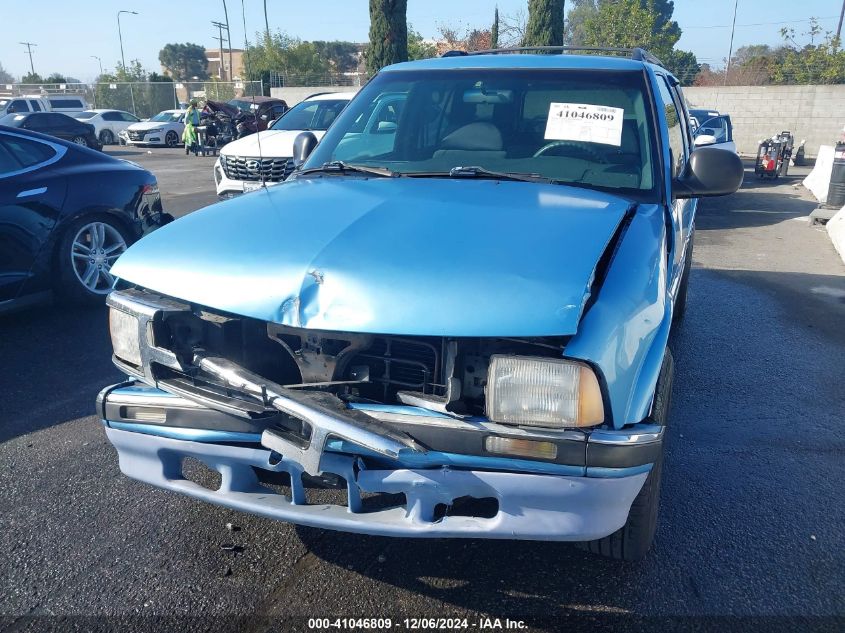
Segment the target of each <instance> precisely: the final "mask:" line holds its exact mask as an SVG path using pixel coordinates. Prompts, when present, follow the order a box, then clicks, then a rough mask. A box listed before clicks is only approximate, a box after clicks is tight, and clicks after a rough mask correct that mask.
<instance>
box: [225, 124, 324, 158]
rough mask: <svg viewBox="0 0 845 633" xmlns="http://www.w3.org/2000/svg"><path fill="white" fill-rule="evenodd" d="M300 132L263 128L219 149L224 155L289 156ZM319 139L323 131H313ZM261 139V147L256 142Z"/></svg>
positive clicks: (291, 154)
mask: <svg viewBox="0 0 845 633" xmlns="http://www.w3.org/2000/svg"><path fill="white" fill-rule="evenodd" d="M301 133H302V131H301V130H265V131H264V132H257V133H256V134H250V135H249V136H245V137H243V138H241V139H238V140H237V141H232V142H231V143H227V144H226V145H224V146H223V148H222V149H221V150H220V153H221V154H223V155H224V156H265V157H271V158H289V157H291V156H293V141H294V139H295V138H296V137H297V136H299V135H300V134H301ZM312 134H314V136H316V137H317V140H318V141H319V140H320V139H321V138H323V135H324V134H325V132H322V131H320V130H317V131H313V132H312ZM259 140H260V141H261V147H260V148H259V146H258V143H259Z"/></svg>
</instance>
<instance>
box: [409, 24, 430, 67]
mask: <svg viewBox="0 0 845 633" xmlns="http://www.w3.org/2000/svg"><path fill="white" fill-rule="evenodd" d="M436 55H437V47H436V46H435V45H434V44H432V43H431V42H426V41H425V38H423V36H422V34H420V33H419V32H418V31H415V30H414V29H413V27H412V26H411V25H410V24H409V25H408V59H411V60H413V59H428V58H430V57H435V56H436Z"/></svg>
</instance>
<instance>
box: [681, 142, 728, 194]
mask: <svg viewBox="0 0 845 633" xmlns="http://www.w3.org/2000/svg"><path fill="white" fill-rule="evenodd" d="M744 174H745V169H744V168H743V166H742V159H740V157H739V156H737V155H736V154H734V153H733V152H726V151H724V150H721V149H718V148H716V147H700V148H698V149H696V150H695V151H693V152H692V153H691V154H690V157H689V161H688V162H687V166H686V168H685V169H684V172H683V173H682V174H681V175H680V176H679V177H677V178H675V179H674V180H673V181H672V196H673V197H674V198H700V197H706V196H726V195H728V194H730V193H733V192H735V191H736V190H737V189H739V186H740V185H741V184H742V178H743V176H744Z"/></svg>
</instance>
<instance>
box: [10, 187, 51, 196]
mask: <svg viewBox="0 0 845 633" xmlns="http://www.w3.org/2000/svg"><path fill="white" fill-rule="evenodd" d="M42 193H47V187H38V188H37V189H27V190H25V191H21V192H20V193H19V194H18V195H17V197H18V198H28V197H30V196H37V195H40V194H42Z"/></svg>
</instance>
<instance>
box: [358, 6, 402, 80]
mask: <svg viewBox="0 0 845 633" xmlns="http://www.w3.org/2000/svg"><path fill="white" fill-rule="evenodd" d="M407 12H408V0H370V45H369V46H368V47H367V55H366V59H367V71H368V72H369V73H370V74H371V75H372V74H375V73H377V72H378V71H379V70H380V69H381V68H383V67H384V66H387V65H389V64H395V63H397V62H404V61H407V59H408V22H407Z"/></svg>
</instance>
